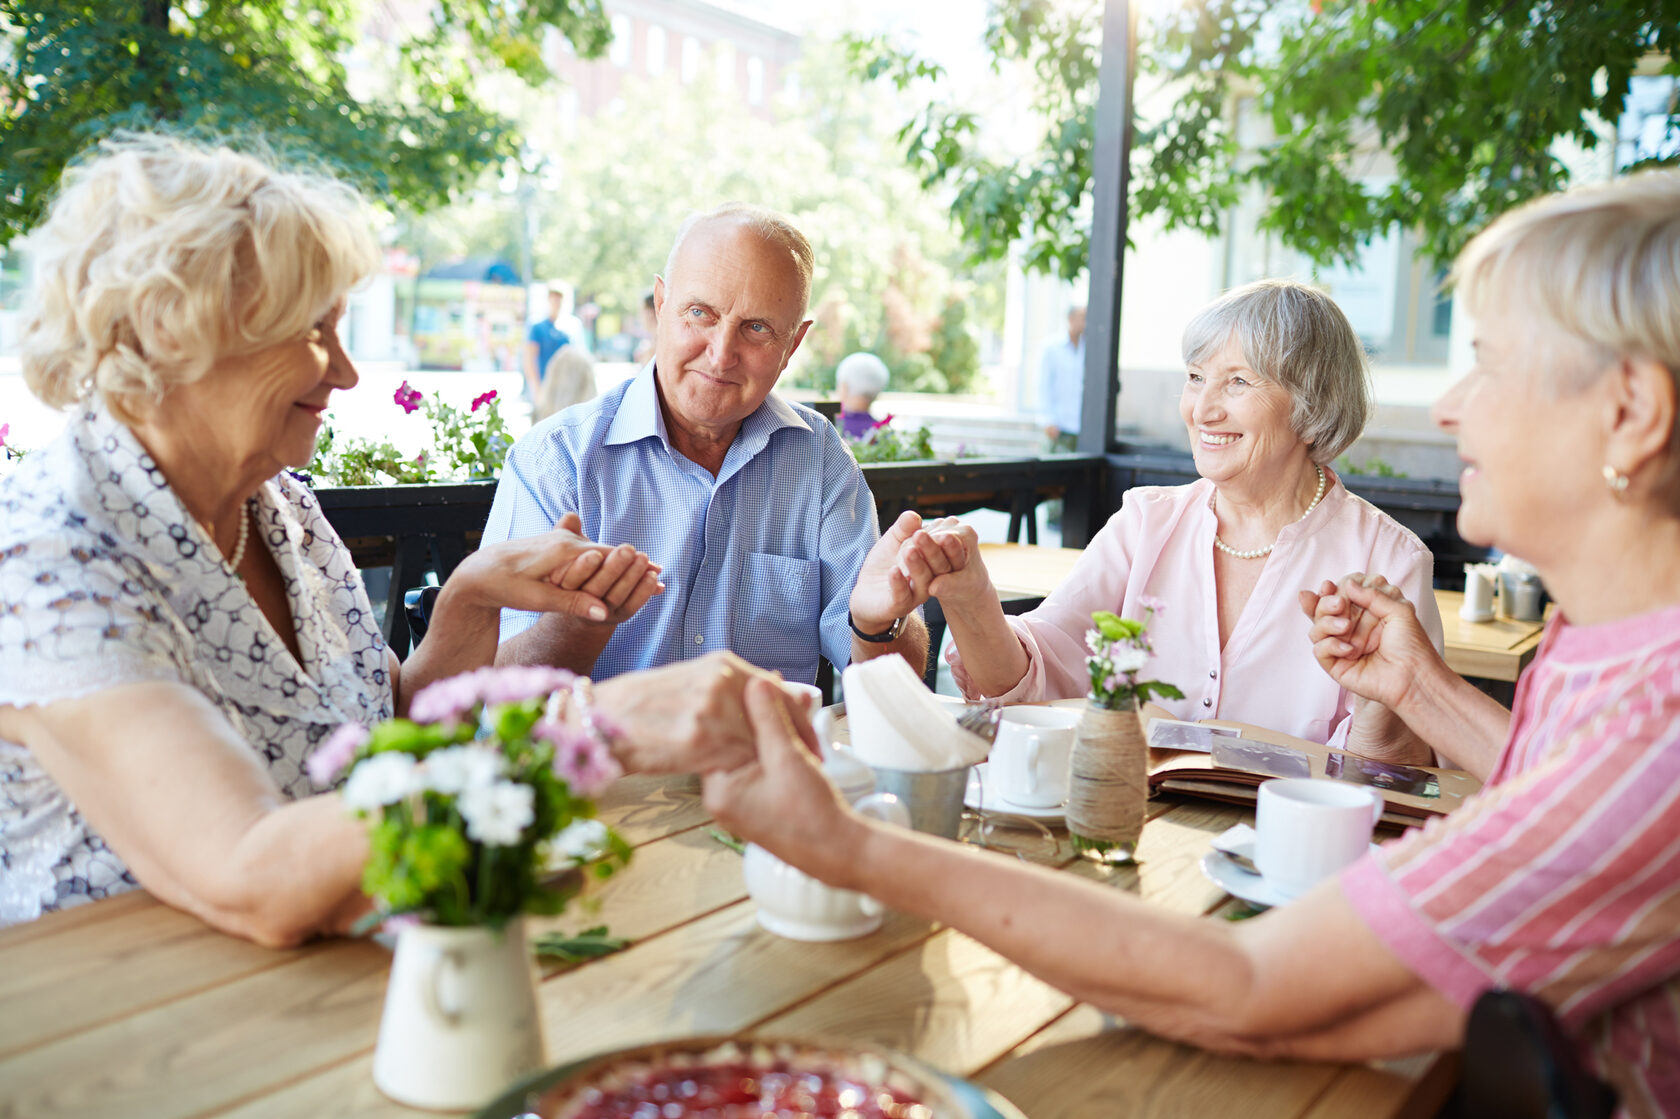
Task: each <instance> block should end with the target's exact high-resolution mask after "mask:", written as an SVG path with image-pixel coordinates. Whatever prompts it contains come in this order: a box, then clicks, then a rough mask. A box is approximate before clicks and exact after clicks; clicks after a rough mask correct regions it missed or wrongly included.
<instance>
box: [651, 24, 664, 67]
mask: <svg viewBox="0 0 1680 1119" xmlns="http://www.w3.org/2000/svg"><path fill="white" fill-rule="evenodd" d="M647 72H648V73H649V74H652V75H653V76H655V77H658V76H659V75H660V74H663V73H664V72H665V29H664V28H663V27H660V26H659V25H658V24H654V25H653V26H651V27H649V28H648V30H647Z"/></svg>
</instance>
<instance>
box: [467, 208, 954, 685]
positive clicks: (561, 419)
mask: <svg viewBox="0 0 1680 1119" xmlns="http://www.w3.org/2000/svg"><path fill="white" fill-rule="evenodd" d="M812 262H813V256H812V252H811V246H810V243H809V242H808V241H807V240H806V239H805V237H804V235H803V234H801V233H800V232H799V231H798V230H797V229H796V228H794V226H793V225H792V223H791V222H789V221H788V220H787V219H785V218H783V217H781V216H780V215H777V214H774V213H771V212H770V211H766V210H761V209H758V208H755V207H747V206H738V205H737V206H725V207H722V208H720V209H718V210H714V211H712V212H710V213H706V214H701V215H698V216H696V217H694V218H691V219H689V220H688V221H687V222H685V223H684V225H683V227H682V228H681V229H680V230H679V231H678V233H677V238H676V243H675V244H674V245H673V246H672V248H671V254H670V257H669V258H668V259H667V261H666V264H665V274H664V275H663V276H660V277H656V278H655V279H654V289H653V296H654V307H655V316H656V325H655V339H654V360H653V361H652V362H651V363H650V364H649V365H648V366H647V367H646V368H644V369H643V370H642V371H641V372H640V373H638V374H637V375H636V376H635V377H634V378H632V379H631V380H629V381H627V382H625V383H624V384H623V385H621V386H619V387H618V388H616V389H613V390H611V391H609V392H607V393H604V394H602V395H601V396H600V397H598V398H596V399H595V400H593V401H590V402H589V403H586V404H580V405H577V406H575V407H572V408H568V409H567V410H565V411H563V412H561V413H559V414H558V415H556V416H553V417H550V418H549V419H547V420H545V421H543V422H542V423H540V424H538V425H537V426H536V427H534V428H532V429H531V431H530V432H529V433H528V434H527V435H526V436H525V437H524V438H523V439H521V440H520V441H519V443H518V444H517V445H516V446H515V447H514V449H513V451H512V452H511V453H510V454H509V455H508V461H507V466H506V469H504V470H503V472H502V478H501V482H500V483H499V484H498V486H497V487H496V500H495V504H494V506H493V507H492V509H491V511H490V519H489V523H488V524H487V525H486V526H485V529H484V540H485V543H491V542H494V541H498V540H504V539H507V538H509V537H520V536H533V535H536V534H537V533H540V532H546V531H548V530H549V529H550V528H551V527H552V526H553V525H554V524H555V523H557V522H558V521H559V520H560V518H561V517H562V516H564V515H565V514H567V513H576V514H577V515H578V516H579V517H580V518H581V519H582V522H583V532H584V534H585V535H587V536H589V537H590V538H591V539H594V540H598V541H602V542H603V543H615V544H619V545H622V547H621V548H620V549H619V550H618V552H616V553H614V554H613V556H612V557H611V558H610V559H609V560H607V561H606V562H605V563H604V564H603V566H602V568H601V570H600V571H598V572H596V573H594V574H593V575H588V574H587V573H580V574H579V575H577V576H576V578H579V579H582V578H587V579H588V580H589V581H588V582H586V583H584V584H583V585H584V586H585V587H586V588H588V589H592V590H605V589H607V587H609V586H611V585H613V584H614V582H615V581H618V580H622V581H626V582H624V584H623V586H624V587H629V586H631V585H634V586H635V593H634V594H631V595H630V596H629V597H628V598H627V599H626V600H625V602H624V605H623V606H622V607H621V608H620V609H619V610H618V611H617V613H615V614H614V615H612V616H611V617H608V618H606V619H605V620H601V621H592V620H589V619H581V618H567V617H562V616H560V615H556V614H540V615H539V614H531V613H525V612H520V611H512V610H509V611H505V612H504V613H503V615H502V627H501V649H500V651H499V653H498V656H497V661H498V663H502V664H557V665H561V666H563V667H567V668H571V669H573V670H575V671H579V672H592V673H593V675H594V676H595V677H596V678H597V679H604V678H607V677H610V676H615V675H618V674H619V673H622V672H628V671H630V670H632V669H640V668H652V667H655V666H658V665H663V664H669V663H671V662H673V661H680V660H684V659H687V658H689V657H697V656H701V655H703V654H705V653H708V652H712V651H714V650H719V649H728V650H731V651H733V652H734V653H736V654H738V655H739V656H741V657H743V658H745V659H746V660H748V661H751V662H752V663H754V664H756V665H759V666H760V667H763V668H768V669H774V670H777V671H779V672H781V674H782V675H783V677H784V678H786V679H789V680H798V681H804V682H806V683H809V682H811V681H812V680H814V679H815V677H816V674H817V664H818V657H819V656H826V657H827V658H828V659H829V661H830V662H831V663H833V664H834V665H836V666H837V667H841V666H844V665H845V664H846V663H847V662H848V661H852V660H867V659H869V658H871V657H875V656H880V655H882V654H885V653H902V654H903V655H904V656H905V658H906V659H907V660H909V661H910V663H911V664H912V666H914V667H915V668H916V669H917V671H918V672H919V671H920V670H921V667H922V665H923V664H925V662H926V657H927V629H926V627H925V626H924V625H923V624H922V621H921V618H920V617H919V616H917V615H916V614H915V613H914V612H913V605H914V603H915V601H916V598H915V595H914V593H913V592H912V590H911V580H912V579H917V580H925V579H928V578H930V577H931V574H932V571H933V570H934V569H933V568H930V567H929V565H928V564H926V563H924V562H922V561H921V559H920V558H919V554H922V555H926V556H928V557H930V558H931V559H933V561H934V562H935V563H937V557H938V550H939V547H940V545H939V544H938V543H936V542H934V541H933V540H932V539H931V538H930V537H929V534H928V533H927V532H926V531H924V530H922V527H921V521H920V519H919V518H917V517H916V516H915V514H913V513H906V514H905V515H904V516H902V517H900V518H899V520H898V522H897V523H896V524H894V525H893V526H892V528H891V529H890V530H889V531H888V532H887V534H886V535H885V536H881V535H880V530H879V526H878V524H877V522H876V518H875V502H874V499H873V497H872V496H871V495H870V492H869V487H868V486H867V485H866V484H865V483H864V479H863V473H862V471H860V470H859V469H858V466H857V463H856V462H855V461H854V460H853V459H852V456H851V455H850V454H849V453H848V452H847V451H846V449H845V447H844V446H843V445H842V443H841V441H840V437H839V434H838V433H837V432H836V431H835V430H834V427H833V425H831V424H829V423H827V422H826V421H824V420H823V418H822V417H821V416H820V415H818V414H817V413H816V412H814V411H812V410H811V409H808V408H804V407H802V406H800V405H797V404H792V403H790V402H788V401H786V400H783V399H782V398H780V397H778V396H775V395H773V394H772V393H771V389H772V388H774V387H775V384H776V380H777V378H778V377H779V376H780V375H781V373H782V370H783V369H785V368H786V367H787V363H788V359H789V358H791V357H792V356H793V353H794V350H795V349H797V348H798V346H799V343H800V341H801V340H802V339H803V338H804V337H805V331H806V329H807V328H808V327H809V326H810V325H811V324H810V321H809V320H808V319H806V318H805V309H806V304H807V300H808V298H809V295H810V286H811V270H812ZM632 549H640V550H641V551H642V552H645V553H646V554H647V555H648V556H649V557H651V558H652V560H653V562H654V563H656V564H657V565H658V567H657V568H648V567H646V566H645V565H639V564H637V563H636V562H635V561H634V560H633V555H634V553H633V552H632ZM620 553H622V555H621V554H620ZM866 564H867V565H869V570H871V571H872V572H879V573H884V574H885V575H886V578H885V579H884V580H876V579H866V580H863V581H862V583H861V587H862V588H863V589H857V588H859V587H860V581H859V578H858V576H859V574H860V573H861V572H862V571H864V570H865V566H866ZM661 579H662V582H661ZM630 580H635V581H637V582H636V583H635V584H631V583H629V582H628V581H630Z"/></svg>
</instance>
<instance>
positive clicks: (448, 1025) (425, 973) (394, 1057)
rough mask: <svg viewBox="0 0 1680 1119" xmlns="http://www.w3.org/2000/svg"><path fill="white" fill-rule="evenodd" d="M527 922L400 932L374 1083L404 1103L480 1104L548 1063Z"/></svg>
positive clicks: (446, 1107)
mask: <svg viewBox="0 0 1680 1119" xmlns="http://www.w3.org/2000/svg"><path fill="white" fill-rule="evenodd" d="M531 967H532V965H531V956H530V953H529V952H528V951H527V950H526V947H525V922H524V920H523V918H520V919H516V920H513V921H510V922H509V923H508V924H507V925H506V926H505V927H504V928H503V929H502V930H501V931H500V932H495V931H492V930H490V929H487V928H478V927H475V928H442V927H437V926H432V925H417V926H414V927H411V928H406V929H404V930H403V931H402V932H401V933H399V934H398V935H397V954H396V958H395V960H393V961H392V964H391V979H390V982H389V984H388V985H387V986H386V988H385V1013H384V1016H383V1017H382V1018H381V1019H380V1021H379V1046H378V1048H377V1049H375V1050H374V1054H373V1082H374V1084H375V1085H377V1086H378V1088H379V1090H380V1091H381V1092H383V1093H385V1094H386V1095H387V1096H389V1097H390V1098H391V1099H393V1100H396V1101H397V1102H398V1103H404V1104H408V1105H409V1106H411V1107H423V1108H428V1109H432V1110H437V1111H464V1110H469V1109H472V1108H478V1107H482V1106H483V1105H485V1104H486V1103H489V1102H490V1101H491V1100H492V1099H494V1098H495V1097H496V1095H497V1094H498V1093H499V1092H501V1091H502V1090H503V1089H505V1088H506V1087H507V1085H508V1084H509V1083H511V1082H512V1081H513V1080H515V1079H517V1078H518V1077H521V1076H524V1075H526V1074H527V1073H531V1072H534V1071H536V1070H537V1069H539V1068H541V1067H542V1064H543V1038H542V1020H541V1019H540V1018H539V1017H538V1016H537V1000H536V987H535V983H534V979H533V974H532V970H531Z"/></svg>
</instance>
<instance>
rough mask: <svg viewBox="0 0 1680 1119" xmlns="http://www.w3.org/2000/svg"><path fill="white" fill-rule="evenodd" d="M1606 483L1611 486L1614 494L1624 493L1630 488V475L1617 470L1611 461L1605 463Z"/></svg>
mask: <svg viewBox="0 0 1680 1119" xmlns="http://www.w3.org/2000/svg"><path fill="white" fill-rule="evenodd" d="M1604 484H1605V485H1607V486H1609V487H1610V492H1611V493H1613V494H1624V493H1626V492H1627V488H1628V476H1627V475H1626V474H1623V473H1622V472H1621V471H1620V470H1617V469H1616V468H1615V467H1614V466H1611V465H1610V464H1609V463H1605V464H1604Z"/></svg>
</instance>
